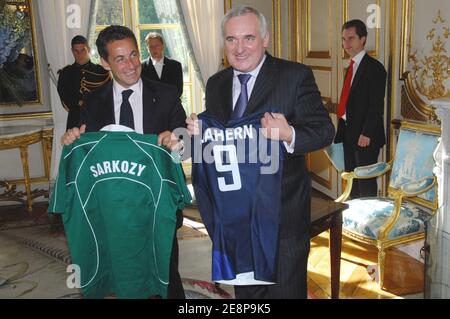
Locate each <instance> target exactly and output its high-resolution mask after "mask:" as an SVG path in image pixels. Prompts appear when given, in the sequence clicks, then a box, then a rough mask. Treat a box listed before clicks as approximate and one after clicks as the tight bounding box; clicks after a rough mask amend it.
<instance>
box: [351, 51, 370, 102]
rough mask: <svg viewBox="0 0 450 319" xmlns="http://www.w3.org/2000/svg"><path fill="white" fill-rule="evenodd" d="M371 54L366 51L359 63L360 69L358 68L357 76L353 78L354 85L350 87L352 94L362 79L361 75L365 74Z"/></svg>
mask: <svg viewBox="0 0 450 319" xmlns="http://www.w3.org/2000/svg"><path fill="white" fill-rule="evenodd" d="M369 58H370V57H369V55H368V54H367V53H366V54H365V55H364V57H363V58H362V60H361V63H360V64H359V67H358V70H356V74H355V77H354V78H353V82H352V86H351V88H350V95H351V94H352V93H353V91H354V90H355V89H356V87H357V86H358V84H359V81H360V79H361V76H362V75H363V74H364V72H365V71H366V68H367V63H368V61H369Z"/></svg>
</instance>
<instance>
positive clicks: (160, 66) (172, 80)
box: [142, 32, 183, 96]
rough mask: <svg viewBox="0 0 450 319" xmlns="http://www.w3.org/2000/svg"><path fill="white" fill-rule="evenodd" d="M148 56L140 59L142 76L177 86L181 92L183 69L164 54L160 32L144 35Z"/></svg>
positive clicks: (180, 92)
mask: <svg viewBox="0 0 450 319" xmlns="http://www.w3.org/2000/svg"><path fill="white" fill-rule="evenodd" d="M145 43H147V49H148V52H149V53H150V57H148V58H147V59H145V60H144V61H142V76H144V77H146V78H149V79H150V80H154V81H161V82H164V83H168V84H172V85H174V86H176V87H177V90H178V95H179V96H181V95H182V94H183V70H182V67H181V63H180V62H178V61H176V60H172V59H169V58H168V57H165V56H164V39H163V37H162V35H161V34H159V33H156V32H150V33H149V34H147V36H146V37H145Z"/></svg>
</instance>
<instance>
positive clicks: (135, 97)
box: [113, 79, 144, 134]
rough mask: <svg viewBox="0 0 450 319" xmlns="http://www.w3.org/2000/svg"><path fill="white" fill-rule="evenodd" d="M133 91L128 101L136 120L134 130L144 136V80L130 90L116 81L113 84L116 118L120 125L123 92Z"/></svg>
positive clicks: (140, 80)
mask: <svg viewBox="0 0 450 319" xmlns="http://www.w3.org/2000/svg"><path fill="white" fill-rule="evenodd" d="M129 89H130V90H133V93H131V95H130V97H129V98H128V101H129V102H130V105H131V109H132V110H133V119H134V130H135V131H136V132H137V133H139V134H144V120H143V118H144V116H143V115H144V112H143V102H142V79H139V81H138V82H137V83H136V84H134V85H132V86H130V87H129V88H124V87H123V86H122V85H120V84H119V83H117V81H116V80H114V82H113V95H114V118H115V122H116V124H120V106H121V105H122V91H125V90H129Z"/></svg>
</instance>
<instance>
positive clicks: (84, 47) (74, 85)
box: [58, 35, 111, 129]
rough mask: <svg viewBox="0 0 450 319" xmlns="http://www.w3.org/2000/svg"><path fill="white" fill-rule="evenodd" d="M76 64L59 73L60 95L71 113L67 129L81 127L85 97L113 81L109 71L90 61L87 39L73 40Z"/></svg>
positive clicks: (78, 38)
mask: <svg viewBox="0 0 450 319" xmlns="http://www.w3.org/2000/svg"><path fill="white" fill-rule="evenodd" d="M71 46H72V54H73V57H74V59H75V62H74V63H73V64H71V65H67V66H66V67H64V68H63V69H62V70H59V71H58V74H59V79H58V93H59V97H60V98H61V102H62V104H63V106H64V108H65V109H66V110H67V111H68V112H69V115H68V117H67V124H66V129H69V128H73V127H79V125H80V108H81V107H83V95H84V94H85V93H87V92H90V91H92V90H95V89H96V88H98V87H100V86H102V85H103V84H105V83H107V82H108V81H110V80H111V76H110V73H109V71H107V70H105V69H103V67H102V66H101V65H99V64H94V63H92V62H91V60H90V56H89V51H90V49H89V45H88V41H87V39H86V38H85V37H83V36H81V35H77V36H75V37H74V38H73V39H72V42H71Z"/></svg>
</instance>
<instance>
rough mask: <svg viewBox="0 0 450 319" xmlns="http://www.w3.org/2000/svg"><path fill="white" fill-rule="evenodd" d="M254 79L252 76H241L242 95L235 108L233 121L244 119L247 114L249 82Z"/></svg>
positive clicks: (239, 76)
mask: <svg viewBox="0 0 450 319" xmlns="http://www.w3.org/2000/svg"><path fill="white" fill-rule="evenodd" d="M251 77H252V75H251V74H245V73H242V74H239V75H238V78H239V82H241V94H239V97H238V99H237V101H236V105H235V106H234V110H233V113H232V114H231V119H232V120H234V119H238V118H240V117H242V115H243V114H244V112H245V109H246V107H247V103H248V94H247V82H248V80H250V78H251Z"/></svg>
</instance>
